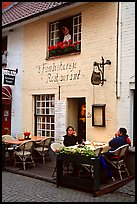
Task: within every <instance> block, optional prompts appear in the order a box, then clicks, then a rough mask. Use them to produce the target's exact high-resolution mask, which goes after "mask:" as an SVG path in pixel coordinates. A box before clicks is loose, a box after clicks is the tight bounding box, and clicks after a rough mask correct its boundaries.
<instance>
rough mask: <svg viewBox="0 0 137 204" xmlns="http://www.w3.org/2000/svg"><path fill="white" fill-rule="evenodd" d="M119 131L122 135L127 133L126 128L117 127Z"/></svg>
mask: <svg viewBox="0 0 137 204" xmlns="http://www.w3.org/2000/svg"><path fill="white" fill-rule="evenodd" d="M119 132H120V133H122V135H126V134H127V130H126V128H119Z"/></svg>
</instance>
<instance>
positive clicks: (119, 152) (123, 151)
mask: <svg viewBox="0 0 137 204" xmlns="http://www.w3.org/2000/svg"><path fill="white" fill-rule="evenodd" d="M128 149H129V144H125V145H122V146H120V147H118V148H117V149H116V150H114V151H109V152H110V153H113V155H114V156H115V157H117V158H118V159H121V158H123V159H125V158H126V155H127V151H128Z"/></svg>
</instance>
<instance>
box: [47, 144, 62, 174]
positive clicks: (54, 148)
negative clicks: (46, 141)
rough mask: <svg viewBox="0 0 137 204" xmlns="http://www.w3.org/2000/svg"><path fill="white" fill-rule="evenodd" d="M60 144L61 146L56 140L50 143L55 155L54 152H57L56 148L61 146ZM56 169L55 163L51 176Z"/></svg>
mask: <svg viewBox="0 0 137 204" xmlns="http://www.w3.org/2000/svg"><path fill="white" fill-rule="evenodd" d="M62 146H63V144H61V143H58V142H54V143H52V144H51V145H50V147H51V150H52V151H53V152H54V154H55V156H57V154H56V153H57V150H58V149H59V148H60V147H62ZM55 159H56V158H55ZM56 170H57V165H55V167H54V169H53V172H52V177H53V176H54V174H55V172H56Z"/></svg>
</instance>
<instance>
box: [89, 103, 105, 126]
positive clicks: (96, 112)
mask: <svg viewBox="0 0 137 204" xmlns="http://www.w3.org/2000/svg"><path fill="white" fill-rule="evenodd" d="M105 106H106V104H93V105H92V126H99V127H105Z"/></svg>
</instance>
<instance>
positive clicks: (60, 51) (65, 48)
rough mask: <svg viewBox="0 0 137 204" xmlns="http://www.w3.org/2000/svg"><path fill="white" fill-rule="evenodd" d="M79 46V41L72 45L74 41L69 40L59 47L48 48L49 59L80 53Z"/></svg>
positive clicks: (60, 43)
mask: <svg viewBox="0 0 137 204" xmlns="http://www.w3.org/2000/svg"><path fill="white" fill-rule="evenodd" d="M78 45H79V42H78V41H77V42H75V43H72V40H69V41H65V42H59V43H58V44H57V45H54V46H49V47H48V51H49V57H52V56H59V55H64V54H69V53H72V52H77V51H79V50H78V47H79V46H78Z"/></svg>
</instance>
